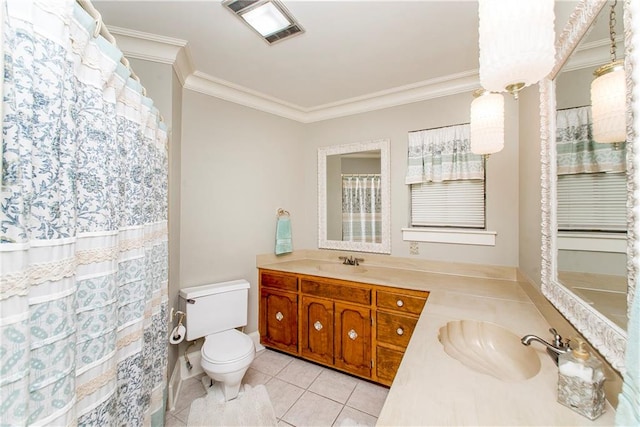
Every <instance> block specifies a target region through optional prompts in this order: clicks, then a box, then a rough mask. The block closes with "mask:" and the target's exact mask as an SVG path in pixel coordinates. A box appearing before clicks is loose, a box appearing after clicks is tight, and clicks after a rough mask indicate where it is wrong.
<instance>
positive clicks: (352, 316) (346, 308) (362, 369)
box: [334, 303, 371, 377]
mask: <svg viewBox="0 0 640 427" xmlns="http://www.w3.org/2000/svg"><path fill="white" fill-rule="evenodd" d="M335 310H336V313H335V321H336V331H335V349H336V357H335V363H334V365H335V366H336V367H337V368H339V369H344V370H345V371H349V372H352V373H354V374H357V375H361V376H365V377H371V311H370V310H369V309H368V308H364V307H357V306H352V305H348V304H341V303H336V304H335Z"/></svg>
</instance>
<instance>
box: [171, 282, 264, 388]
mask: <svg viewBox="0 0 640 427" xmlns="http://www.w3.org/2000/svg"><path fill="white" fill-rule="evenodd" d="M248 296H249V282H247V281H246V280H233V281H229V282H221V283H214V284H211V285H203V286H194V287H191V288H184V289H181V290H180V307H181V310H182V311H183V312H185V313H186V317H185V326H186V328H187V334H186V339H187V341H193V340H196V339H198V338H202V337H205V340H204V344H203V345H202V350H201V356H202V357H201V362H200V364H201V365H202V369H203V370H204V371H205V372H206V374H207V375H208V376H209V378H211V379H213V380H214V381H216V383H217V384H219V385H220V388H221V389H222V392H223V393H224V398H225V400H231V399H235V398H236V397H237V396H238V392H239V391H240V384H241V382H242V378H243V377H244V374H245V373H246V372H247V369H249V365H250V364H251V362H252V361H253V358H254V356H255V353H256V349H255V345H254V344H253V340H252V339H251V338H250V337H249V336H248V335H246V334H244V333H242V332H240V331H238V330H237V329H235V328H239V327H242V326H246V324H247V303H248ZM217 384H216V385H217Z"/></svg>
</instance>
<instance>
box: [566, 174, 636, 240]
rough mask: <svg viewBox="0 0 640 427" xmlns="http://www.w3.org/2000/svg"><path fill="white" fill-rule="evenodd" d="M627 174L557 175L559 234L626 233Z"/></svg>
mask: <svg viewBox="0 0 640 427" xmlns="http://www.w3.org/2000/svg"><path fill="white" fill-rule="evenodd" d="M626 213H627V184H626V173H624V172H615V173H580V174H572V175H559V176H558V229H559V230H560V231H607V232H612V231H613V232H615V231H618V232H625V231H626V230H627V216H626Z"/></svg>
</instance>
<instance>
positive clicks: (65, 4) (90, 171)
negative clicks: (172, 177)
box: [0, 0, 168, 426]
mask: <svg viewBox="0 0 640 427" xmlns="http://www.w3.org/2000/svg"><path fill="white" fill-rule="evenodd" d="M1 4H2V7H4V10H3V11H2V12H3V39H4V40H3V50H4V81H3V88H2V92H3V103H2V109H3V111H2V113H3V114H2V118H3V138H2V176H1V179H2V181H1V193H0V423H1V424H2V425H11V426H20V425H60V426H63V425H76V424H78V425H92V426H98V425H99V426H116V425H117V426H121V425H162V424H163V417H164V407H163V405H164V404H163V402H164V392H165V389H166V364H167V277H168V276H167V257H168V256H167V250H168V249H167V132H166V127H165V126H164V124H163V123H162V122H161V120H160V116H159V113H158V110H157V109H156V108H155V107H154V106H153V102H152V101H151V100H150V99H149V98H146V97H145V96H144V95H143V94H142V92H143V88H142V86H141V85H140V84H139V82H137V81H136V80H134V79H133V78H131V73H130V71H129V70H128V69H127V68H126V67H125V66H123V65H122V64H121V63H120V60H121V57H122V52H120V50H118V49H117V48H116V47H115V46H114V45H112V44H111V43H109V42H107V41H106V40H105V39H104V38H102V37H101V36H97V37H96V34H94V32H95V29H96V21H95V20H94V19H92V18H91V17H90V16H89V15H88V14H87V13H86V12H85V11H84V10H83V9H82V8H81V7H80V6H78V5H77V4H76V3H75V1H73V0H41V1H37V0H35V1H29V0H8V1H6V2H2V3H1Z"/></svg>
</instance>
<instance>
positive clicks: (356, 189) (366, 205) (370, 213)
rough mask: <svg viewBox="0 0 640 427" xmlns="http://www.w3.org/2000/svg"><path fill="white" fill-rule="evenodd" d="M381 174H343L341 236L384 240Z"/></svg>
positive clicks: (359, 240) (354, 239) (377, 240)
mask: <svg viewBox="0 0 640 427" xmlns="http://www.w3.org/2000/svg"><path fill="white" fill-rule="evenodd" d="M381 184H382V183H381V180H380V175H379V174H373V175H346V174H345V175H342V240H343V241H347V242H366V243H380V242H382V234H381V232H382V205H381V196H380V190H381Z"/></svg>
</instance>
